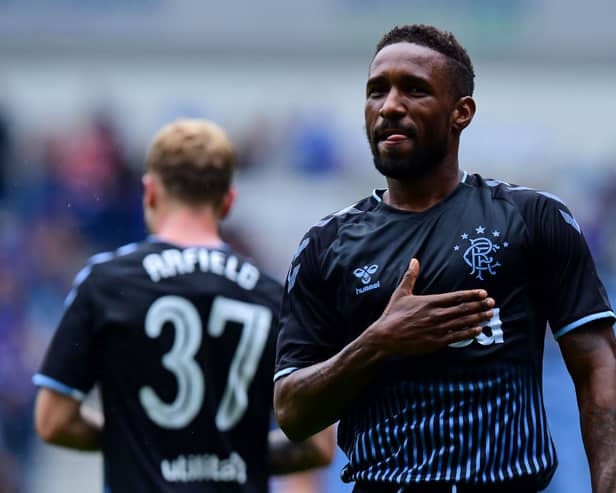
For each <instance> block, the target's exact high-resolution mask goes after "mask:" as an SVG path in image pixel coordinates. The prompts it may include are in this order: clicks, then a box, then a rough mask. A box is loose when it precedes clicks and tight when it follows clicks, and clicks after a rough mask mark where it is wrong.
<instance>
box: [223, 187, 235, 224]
mask: <svg viewBox="0 0 616 493" xmlns="http://www.w3.org/2000/svg"><path fill="white" fill-rule="evenodd" d="M236 195H237V192H236V190H235V187H234V186H231V187H230V188H229V191H228V192H227V193H226V194H225V196H224V197H223V199H222V206H221V207H220V219H221V220H222V219H224V218H225V217H227V216H228V215H229V212H230V211H231V207H233V203H234V202H235V197H236Z"/></svg>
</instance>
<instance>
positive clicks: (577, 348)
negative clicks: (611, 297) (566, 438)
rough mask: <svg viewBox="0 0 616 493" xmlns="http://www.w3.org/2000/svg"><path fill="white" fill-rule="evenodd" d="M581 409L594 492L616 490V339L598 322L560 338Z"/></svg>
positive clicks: (609, 326) (607, 323)
mask: <svg viewBox="0 0 616 493" xmlns="http://www.w3.org/2000/svg"><path fill="white" fill-rule="evenodd" d="M559 344H560V348H561V351H562V354H563V357H564V360H565V363H566V364H567V368H568V370H569V373H570V374H571V377H572V379H573V382H574V384H575V391H576V395H577V401H578V407H579V410H580V421H581V427H582V438H583V440H584V447H585V449H586V455H587V457H588V463H589V466H590V475H591V481H592V491H593V493H613V492H614V491H616V453H615V452H616V449H615V444H616V339H615V337H614V328H613V326H612V321H611V320H598V321H596V322H593V323H592V324H589V325H587V326H583V327H579V328H578V329H576V330H573V331H571V332H569V333H567V334H565V335H563V336H562V337H561V338H560V339H559Z"/></svg>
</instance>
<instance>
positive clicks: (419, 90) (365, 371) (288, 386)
mask: <svg viewBox="0 0 616 493" xmlns="http://www.w3.org/2000/svg"><path fill="white" fill-rule="evenodd" d="M446 62H447V60H446V58H445V56H444V55H442V54H440V53H438V52H436V51H433V50H431V49H428V48H425V47H423V46H418V45H415V44H410V43H396V44H393V45H390V46H386V47H385V48H383V49H382V50H381V51H380V52H379V53H377V55H376V56H375V58H374V60H373V61H372V64H371V66H370V70H369V75H368V82H367V85H366V108H365V119H366V131H367V134H368V140H369V141H370V144H371V147H372V149H373V153H374V154H375V156H374V157H375V164H376V162H377V161H378V160H382V161H383V163H384V164H385V166H386V167H388V170H387V171H386V173H387V175H386V176H387V183H388V185H389V190H388V191H387V192H386V193H385V196H384V200H385V202H387V203H388V204H389V205H391V206H393V207H397V208H399V209H405V210H411V211H422V210H425V209H427V208H429V207H431V206H433V205H434V204H436V203H438V202H439V201H440V200H442V199H443V198H444V197H446V196H447V195H448V194H450V193H451V192H452V191H453V190H454V189H455V188H456V186H457V185H458V183H459V181H460V171H459V169H458V142H459V136H460V132H461V131H462V129H463V128H465V127H466V126H467V125H468V124H469V123H470V121H471V119H472V117H473V115H474V112H475V103H474V101H473V100H472V98H470V97H464V98H456V97H455V95H454V94H453V93H452V87H451V84H450V81H449V76H450V71H449V70H448V68H447V64H446ZM435 156H436V157H438V159H437V160H436V161H434V158H435ZM377 167H378V166H377ZM393 176H395V177H393ZM418 275H419V262H418V261H417V260H416V259H413V260H411V262H410V263H409V267H408V269H407V271H406V273H405V274H404V276H403V278H402V280H401V282H400V284H399V286H398V287H397V288H396V290H395V291H394V293H393V294H392V296H391V298H390V300H389V303H388V305H387V307H386V308H385V310H384V312H383V314H382V315H381V316H380V317H379V318H378V319H377V320H376V321H375V322H374V323H373V324H372V325H370V326H369V327H368V328H367V329H366V330H365V331H364V332H363V333H362V334H361V335H360V336H359V337H358V338H357V339H355V340H354V341H352V342H351V343H349V344H348V345H347V346H345V347H344V348H342V350H341V351H340V352H339V353H337V354H336V355H334V356H332V357H331V358H330V359H328V360H326V361H323V362H321V363H318V364H316V365H313V366H310V367H307V368H302V369H300V370H297V371H295V372H293V373H291V374H290V375H288V376H286V377H285V378H283V379H281V380H279V381H277V382H276V385H275V387H274V406H275V410H276V417H277V419H278V423H279V424H280V426H281V428H282V429H283V431H284V432H285V433H286V434H287V435H288V436H289V437H290V438H291V439H293V440H302V439H304V438H305V437H307V436H309V435H311V434H312V433H313V432H314V431H316V430H320V429H322V428H324V427H326V426H328V425H330V424H332V423H335V422H336V421H337V420H339V419H340V416H341V415H342V413H343V411H344V409H345V408H346V406H347V405H348V403H349V402H352V401H353V399H354V398H356V397H357V396H358V394H359V393H360V392H361V391H362V390H363V389H364V388H365V387H366V386H367V385H368V384H369V383H370V382H371V381H372V378H373V376H374V375H375V373H376V372H375V370H376V369H377V367H378V366H379V365H380V363H381V362H382V361H384V360H386V359H388V358H390V357H391V356H395V355H421V354H428V353H432V352H435V351H439V350H441V349H444V348H445V347H447V345H448V344H451V343H454V342H458V341H462V340H465V339H468V338H472V337H475V336H476V335H478V334H479V333H480V332H481V325H482V324H483V323H484V322H485V321H487V320H489V319H490V318H491V317H492V314H493V313H492V310H491V308H492V307H493V306H494V300H493V299H492V298H490V297H489V296H488V293H487V292H486V291H485V290H483V289H477V290H467V291H457V292H452V293H443V294H438V295H430V296H418V295H415V294H413V288H414V285H415V281H416V279H417V276H418ZM325 403H327V405H325Z"/></svg>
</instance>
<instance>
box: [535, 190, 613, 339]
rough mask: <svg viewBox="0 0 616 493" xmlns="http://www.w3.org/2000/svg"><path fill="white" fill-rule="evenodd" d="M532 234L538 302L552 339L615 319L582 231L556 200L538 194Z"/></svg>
mask: <svg viewBox="0 0 616 493" xmlns="http://www.w3.org/2000/svg"><path fill="white" fill-rule="evenodd" d="M536 206H537V210H536V215H535V217H536V220H537V223H536V224H535V225H534V231H535V236H536V241H537V245H536V246H537V248H538V250H539V262H538V265H537V268H538V269H540V270H541V272H540V275H541V277H542V279H541V286H542V291H543V292H542V299H543V302H544V303H545V309H546V313H547V317H548V321H549V323H550V327H551V329H552V332H553V333H554V336H555V337H556V338H559V337H561V336H562V335H564V334H566V333H567V332H570V331H571V330H574V329H577V328H579V327H582V326H584V325H586V324H587V323H589V322H593V321H595V320H599V319H612V320H614V318H616V317H615V315H614V312H613V310H612V308H611V306H610V303H609V300H608V297H607V293H606V291H605V288H604V286H603V284H602V282H601V280H600V279H599V276H598V274H597V270H596V267H595V264H594V261H593V259H592V256H591V253H590V250H589V248H588V245H587V243H586V240H585V238H584V234H583V233H582V229H581V228H580V226H579V224H578V223H577V221H576V220H575V218H574V216H573V214H572V213H571V211H570V210H569V209H568V208H567V207H566V206H565V205H564V204H563V203H562V202H561V201H560V200H559V199H557V198H556V197H554V196H551V195H549V196H548V195H547V194H539V200H538V201H537V204H536Z"/></svg>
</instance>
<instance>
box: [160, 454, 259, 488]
mask: <svg viewBox="0 0 616 493" xmlns="http://www.w3.org/2000/svg"><path fill="white" fill-rule="evenodd" d="M160 470H161V472H162V475H163V477H164V478H165V480H167V481H169V482H182V483H187V482H191V481H219V482H227V483H231V482H233V483H239V484H244V483H246V479H247V478H246V463H245V462H244V459H242V457H241V456H240V455H239V454H238V453H237V452H231V454H230V455H229V458H228V459H220V458H219V457H217V456H216V455H213V454H202V455H188V456H185V455H179V456H178V457H177V458H176V459H172V460H167V459H164V460H163V461H162V462H161V464H160Z"/></svg>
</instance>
